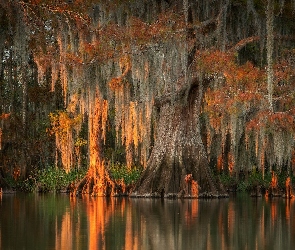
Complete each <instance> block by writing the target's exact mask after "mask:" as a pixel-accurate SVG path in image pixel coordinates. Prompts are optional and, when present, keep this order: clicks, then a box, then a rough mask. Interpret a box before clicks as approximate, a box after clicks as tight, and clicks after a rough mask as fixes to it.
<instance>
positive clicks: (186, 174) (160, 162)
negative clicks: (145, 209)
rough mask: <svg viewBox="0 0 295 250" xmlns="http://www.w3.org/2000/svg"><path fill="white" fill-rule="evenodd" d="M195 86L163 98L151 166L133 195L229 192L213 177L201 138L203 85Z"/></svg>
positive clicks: (203, 195) (209, 195)
mask: <svg viewBox="0 0 295 250" xmlns="http://www.w3.org/2000/svg"><path fill="white" fill-rule="evenodd" d="M192 86H193V87H191V89H190V90H189V92H188V94H183V95H180V97H178V98H176V99H175V100H174V101H171V100H167V98H162V102H161V100H160V103H159V105H160V107H159V121H158V126H157V137H156V139H155V143H154V147H153V149H152V152H151V156H150V158H149V161H148V164H147V168H146V169H145V170H144V172H143V174H142V175H141V178H140V180H139V181H138V183H137V185H136V187H135V190H134V193H133V194H132V196H136V197H141V196H144V197H149V196H152V197H177V196H178V197H183V196H186V197H219V196H224V195H225V192H224V190H223V188H222V187H221V185H219V184H218V182H217V181H216V180H214V178H213V175H212V173H211V170H210V168H209V164H208V158H207V155H206V151H205V148H204V145H203V142H202V138H201V132H200V120H199V115H200V107H201V102H202V97H203V90H202V85H201V84H194V85H192ZM186 99H187V101H186ZM193 186H195V187H193ZM196 188H197V190H196ZM193 189H194V190H193Z"/></svg>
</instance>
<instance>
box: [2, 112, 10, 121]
mask: <svg viewBox="0 0 295 250" xmlns="http://www.w3.org/2000/svg"><path fill="white" fill-rule="evenodd" d="M8 117H10V113H2V114H1V115H0V119H3V120H5V119H7V118H8Z"/></svg>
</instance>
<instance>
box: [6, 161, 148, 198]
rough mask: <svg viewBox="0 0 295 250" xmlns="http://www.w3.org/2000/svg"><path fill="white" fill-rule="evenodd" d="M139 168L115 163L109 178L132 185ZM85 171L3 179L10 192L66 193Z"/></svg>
mask: <svg viewBox="0 0 295 250" xmlns="http://www.w3.org/2000/svg"><path fill="white" fill-rule="evenodd" d="M141 171H142V170H141V168H140V167H132V168H128V167H127V166H126V165H124V164H120V163H116V164H112V165H111V166H110V167H108V172H109V176H110V178H111V179H112V180H114V181H115V182H117V183H120V184H124V185H125V186H131V185H133V184H134V183H135V182H136V181H137V180H138V178H139V176H140V174H141ZM86 173H87V169H85V168H80V169H73V170H71V171H70V172H69V173H66V171H65V170H64V169H61V168H56V167H48V168H45V169H42V170H35V171H32V172H31V174H29V175H28V177H27V178H26V179H24V180H15V179H13V177H12V176H7V177H6V178H5V182H6V186H7V187H8V188H9V189H11V190H16V191H23V192H43V193H45V192H66V191H67V188H68V187H69V185H70V184H71V183H78V182H79V181H80V180H82V178H83V177H84V176H85V175H86Z"/></svg>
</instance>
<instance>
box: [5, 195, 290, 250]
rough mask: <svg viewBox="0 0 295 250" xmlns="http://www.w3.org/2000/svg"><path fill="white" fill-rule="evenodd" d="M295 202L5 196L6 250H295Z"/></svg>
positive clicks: (278, 200) (260, 199)
mask: <svg viewBox="0 0 295 250" xmlns="http://www.w3.org/2000/svg"><path fill="white" fill-rule="evenodd" d="M294 208H295V207H294V201H293V200H285V199H282V198H277V199H268V200H265V199H264V198H258V199H256V198H248V197H246V196H243V197H235V198H229V199H221V200H160V199H156V200H151V199H128V198H124V199H123V198H108V199H107V198H93V197H89V196H85V197H80V198H74V199H73V198H70V197H69V196H67V195H53V194H50V195H28V194H27V195H24V194H14V195H4V194H3V195H2V198H0V249H4V250H6V249H56V250H59V249H61V250H65V249H91V250H92V249H93V250H95V249H126V250H137V249H141V250H142V249H143V250H145V249H167V250H168V249H169V250H173V249H285V250H286V249H293V248H294V246H295V210H294Z"/></svg>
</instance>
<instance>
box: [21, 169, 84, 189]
mask: <svg viewBox="0 0 295 250" xmlns="http://www.w3.org/2000/svg"><path fill="white" fill-rule="evenodd" d="M85 174H86V170H85V169H82V168H81V169H79V170H78V169H73V170H72V171H70V172H69V173H66V172H65V170H64V169H60V168H56V167H48V168H45V169H42V170H37V171H35V172H34V174H31V175H29V177H28V178H27V179H25V180H24V181H22V182H21V183H19V184H18V186H17V187H16V188H17V189H20V190H22V191H26V192H34V191H38V192H49V191H55V192H58V191H61V190H66V189H67V187H68V186H69V184H70V183H72V182H74V181H76V180H79V179H82V178H83V177H84V176H85Z"/></svg>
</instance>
